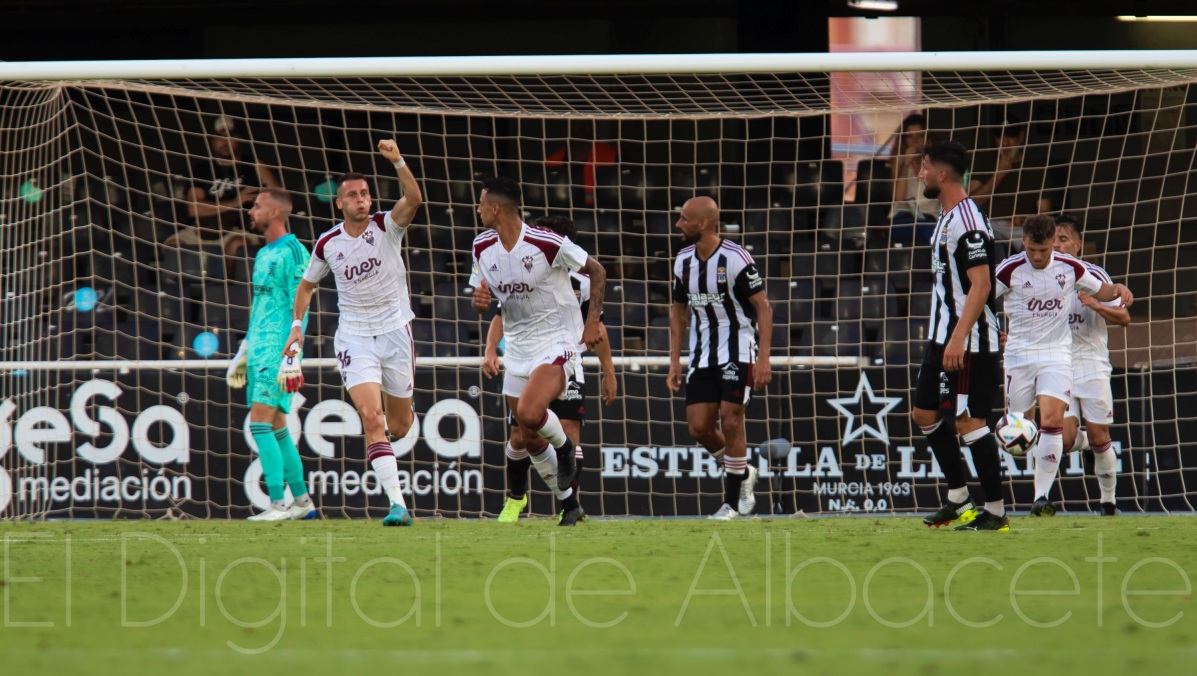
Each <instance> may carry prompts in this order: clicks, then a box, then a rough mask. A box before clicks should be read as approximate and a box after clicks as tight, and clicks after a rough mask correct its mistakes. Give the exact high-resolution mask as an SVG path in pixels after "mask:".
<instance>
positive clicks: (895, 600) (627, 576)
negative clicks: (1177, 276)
mask: <svg viewBox="0 0 1197 676" xmlns="http://www.w3.org/2000/svg"><path fill="white" fill-rule="evenodd" d="M1013 528H1014V530H1012V531H1011V532H1009V533H955V532H946V531H934V530H930V531H929V530H927V529H926V528H924V527H923V526H922V524H921V523H920V522H919V521H918V520H917V519H916V518H880V519H864V518H827V519H754V520H751V521H744V522H736V523H728V524H716V523H711V522H707V521H703V520H693V521H691V520H671V521H649V520H635V521H591V522H589V523H587V524H583V525H582V526H579V527H578V528H576V529H573V530H564V529H558V528H556V527H555V525H554V524H552V523H550V522H548V521H543V520H541V521H535V520H534V521H526V522H522V523H520V524H518V525H514V526H500V525H499V524H496V523H494V522H491V521H481V522H480V521H420V522H417V524H416V526H415V527H413V528H409V529H383V528H381V527H380V526H379V524H378V522H362V521H358V522H346V521H324V522H307V523H282V524H253V523H246V522H223V521H213V522H198V521H189V522H174V523H167V522H113V523H97V522H78V523H44V524H42V523H39V524H14V523H6V524H0V535H3V537H4V540H5V543H4V546H5V549H4V553H3V558H4V562H3V564H4V566H5V568H4V569H3V576H4V579H3V585H4V589H3V592H4V598H3V603H4V606H5V615H4V622H3V625H2V626H0V664H3V665H4V673H8V674H42V673H55V674H57V673H88V674H96V673H100V674H103V673H122V674H127V673H136V672H144V673H168V672H169V673H172V674H219V675H220V676H228V675H231V674H241V673H245V674H262V673H280V672H283V670H284V669H285V670H288V671H289V673H302V674H328V673H335V674H338V676H339V674H346V673H362V672H363V670H364V669H370V670H373V669H375V668H382V669H390V670H394V671H395V672H396V673H429V672H439V673H442V674H450V673H462V672H465V671H467V670H470V671H476V672H478V673H486V674H491V673H512V674H515V673H518V674H537V673H569V674H586V673H601V674H618V673H629V672H632V671H633V670H634V671H635V672H636V673H652V674H658V673H689V674H693V673H720V674H730V673H736V674H749V673H766V672H769V673H771V672H778V671H781V670H783V669H784V670H787V671H795V670H797V669H801V670H802V672H803V673H826V674H832V673H835V674H848V673H861V672H864V671H865V670H870V671H875V672H877V673H893V674H926V673H935V672H938V673H962V674H963V673H967V674H969V675H970V676H973V675H976V674H985V673H994V674H999V673H1000V674H1006V675H1009V674H1011V673H1014V674H1017V673H1018V670H1020V669H1029V670H1034V673H1047V674H1053V673H1055V674H1072V673H1078V674H1098V673H1131V672H1132V671H1133V672H1136V673H1139V672H1141V673H1178V674H1180V673H1183V674H1192V673H1197V605H1195V604H1194V603H1193V600H1194V595H1193V593H1192V586H1191V581H1192V579H1193V578H1194V576H1197V520H1194V519H1193V518H1191V517H1189V518H1186V517H1126V516H1123V517H1118V518H1114V519H1100V518H1097V517H1069V516H1057V517H1056V518H1054V519H1041V520H1031V519H1028V518H1022V517H1019V518H1015V519H1014V520H1013ZM68 548H69V555H68ZM330 548H331V557H332V558H333V559H335V560H334V562H332V563H331V566H332V568H331V571H332V572H331V575H330V574H329V568H328V567H329V565H330V564H329V562H328V561H327V560H325V559H326V558H327V557H329V556H330V554H329V550H330ZM1099 548H1100V550H1099ZM1099 551H1100V553H1101V554H1100V555H1101V556H1102V557H1103V558H1105V559H1107V560H1106V561H1104V562H1102V564H1101V565H1102V567H1101V572H1100V575H1099V574H1098V564H1097V562H1095V561H1093V559H1096V558H1097V557H1098V556H1099ZM725 557H726V558H725ZM1152 557H1157V559H1162V560H1163V561H1166V562H1171V563H1172V564H1175V566H1177V567H1178V568H1179V569H1180V571H1183V573H1182V572H1178V570H1177V568H1174V567H1173V566H1172V565H1170V563H1165V562H1161V561H1159V560H1157V561H1155V562H1148V563H1146V564H1144V565H1141V566H1140V567H1139V568H1138V570H1137V571H1135V572H1134V574H1133V576H1132V578H1131V579H1130V582H1129V588H1130V590H1131V591H1134V590H1156V591H1168V590H1173V591H1175V590H1179V594H1172V595H1167V594H1156V595H1137V596H1127V597H1126V603H1127V604H1129V608H1130V611H1128V609H1127V607H1126V606H1125V605H1124V598H1123V596H1122V589H1123V583H1124V578H1126V576H1127V573H1128V571H1130V570H1131V569H1132V568H1133V567H1134V566H1135V565H1136V564H1138V563H1139V562H1140V561H1142V560H1144V559H1149V558H1152ZM531 562H535V564H536V565H535V566H533V565H531ZM966 562H968V563H966ZM803 564H805V565H803ZM800 566H801V569H800V570H798V571H797V572H796V573H794V574H793V577H792V584H791V585H790V586H789V588H788V589H787V580H788V579H791V573H792V572H793V571H794V570H795V569H798V568H799V567H800ZM995 566H1000V569H999V568H997V567H995ZM541 567H543V569H542V568H541ZM1020 569H1021V570H1022V573H1021V575H1020V576H1019V571H1020ZM184 570H185V571H186V581H185V582H184V579H183V575H184ZM953 570H955V571H956V573H955V576H954V577H953V578H952V580H951V585H950V588H949V590H948V592H947V593H946V594H945V582H946V581H947V580H948V578H949V575H950V574H951V573H952V571H953ZM733 571H734V572H733ZM1070 571H1071V574H1070ZM122 575H123V576H124V583H123V586H122ZM546 575H548V576H549V578H551V584H550V579H546ZM924 575H925V576H926V577H924ZM1071 575H1075V586H1074V581H1073V578H1072V577H1071ZM68 576H69V584H68ZM1016 576H1018V579H1017V587H1016V591H1018V592H1022V594H1020V595H1018V596H1013V597H1012V595H1011V585H1012V581H1015V578H1016ZM36 577H40V578H42V580H41V581H40V582H35V581H33V580H31V579H30V578H36ZM849 578H850V579H849ZM928 578H929V582H928ZM488 580H489V582H490V585H489V594H488V593H487V589H488V584H487V583H488ZM417 581H418V582H417ZM417 584H418V587H417ZM633 584H634V588H633V586H632V585H633ZM866 586H867V589H866ZM853 587H854V589H853ZM737 589H738V590H739V591H737ZM1074 589H1075V593H1071V592H1072V590H1074ZM1099 589H1100V591H1099ZM1186 589H1188V592H1185V591H1184V590H1186ZM601 590H606V591H608V592H611V593H608V594H606V595H603V594H594V593H591V594H589V595H586V594H584V593H582V592H586V591H590V592H594V591H601ZM1051 590H1064V591H1066V592H1069V593H1067V594H1065V595H1043V594H1040V595H1035V594H1033V593H1032V594H1027V593H1026V592H1034V591H1051ZM866 591H867V594H866ZM703 592H706V593H703ZM711 592H718V593H711ZM853 594H855V595H854V596H853ZM180 597H181V598H180ZM329 598H331V604H330V603H329V601H328V599H329ZM787 598H788V599H789V601H787ZM176 600H178V605H177V607H176V606H175V604H176ZM355 604H356V605H355ZM122 609H123V610H122ZM172 609H173V610H172ZM791 610H792V611H796V612H797V613H799V614H800V615H801V617H799V616H798V615H795V614H793V612H788V611H791ZM122 612H123V613H124V614H123V615H122ZM1132 612H1133V613H1134V615H1132V614H1131V613H1132ZM1020 613H1021V615H1022V616H1020ZM1136 616H1137V617H1136ZM1178 616H1179V617H1178ZM363 617H364V618H369V621H368V620H367V619H363ZM999 617H1000V619H996V618H999ZM1099 618H1100V619H1099ZM1173 618H1177V619H1173ZM803 619H805V623H804V621H803ZM991 619H996V622H995V623H994V624H993V625H992V626H991V627H988V628H985V629H977V628H973V627H971V626H969V625H968V623H977V622H983V621H986V620H991ZM400 620H404V621H403V622H402V624H400V625H399V626H391V627H385V626H376V625H381V624H383V623H397V622H398V621H400ZM33 622H46V623H53V626H45V627H32V626H20V624H19V623H33ZM137 622H140V623H143V624H145V625H147V626H127V625H128V624H130V623H137ZM1036 622H1038V623H1041V624H1047V623H1053V622H1056V623H1058V624H1057V625H1056V626H1053V627H1038V626H1034V624H1033V623H1036ZM1168 622H1170V624H1168V626H1161V627H1152V626H1149V623H1157V624H1163V623H1168ZM807 623H810V624H818V625H820V626H810V624H807ZM515 624H530V625H531V626H527V627H518V626H514V625H515ZM599 624H609V625H610V626H606V627H600V626H597V625H599ZM250 625H255V626H250ZM898 625H909V626H898ZM249 651H255V652H256V653H257V654H248V652H249ZM134 670H136V671H134ZM754 670H760V671H759V672H755V671H754Z"/></svg>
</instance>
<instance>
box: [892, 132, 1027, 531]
mask: <svg viewBox="0 0 1197 676" xmlns="http://www.w3.org/2000/svg"><path fill="white" fill-rule="evenodd" d="M967 156H968V151H967V150H966V149H965V148H964V146H963V145H961V144H960V143H958V142H956V141H939V142H937V143H932V144H930V145H928V146H926V147H925V148H923V164H922V168H921V169H920V170H919V180H921V181H922V182H923V186H924V188H923V194H924V195H925V196H926V197H928V198H932V199H936V198H938V199H939V201H940V204H942V205H943V211H942V212H941V214H940V217H939V222H938V223H937V224H936V227H935V235H934V236H933V238H932V242H931V274H932V279H933V280H934V282H935V283H934V286H933V287H932V299H931V326H930V333H929V340H928V341H927V349H926V352H925V353H924V355H923V363H922V365H921V367H920V368H919V374H918V381H917V383H916V385H915V389H914V397H913V401H912V407H911V408H912V410H911V418H912V419H913V420H914V423H915V424H916V425H918V426H919V429H920V430H921V431H922V432H923V434H924V435H925V436H926V437H927V442H928V443H929V444H930V445H931V451H932V452H933V453H934V455H935V459H936V461H938V462H939V467H940V469H941V470H943V474H944V479H945V481H946V483H947V485H948V494H947V499H946V500H945V501H944V503H943V505H941V506H940V508H939V510H937V511H936V512H935V513H934V514H930V515H927V516H925V517H923V523H924V524H926V525H927V526H934V527H935V528H939V527H941V526H946V525H948V524H952V523H960V525H959V526H957V528H956V530H995V531H1004V530H1009V529H1010V520H1009V519H1008V518H1007V517H1006V506H1005V502H1004V498H1003V496H1004V488H1003V486H1002V460H1001V455H1000V454H999V452H998V445H997V439H995V438H994V436H993V434H992V433H991V432H990V430H989V426H988V421H987V420H986V418H987V417H988V416H989V414H990V412H992V411H993V408H994V404H995V402H996V401H997V398H998V396H999V392H1000V387H1001V366H1000V364H999V361H998V359H999V347H998V320H997V314H996V311H997V305H996V301H995V300H994V297H993V287H994V282H993V269H994V264H995V262H996V261H995V260H994V254H993V230H992V229H991V228H990V227H989V223H988V222H987V221H986V220H985V216H984V214H982V213H981V211H980V210H979V209H977V205H976V204H975V203H974V202H973V201H972V199H970V198H969V196H968V192H967V191H966V190H965V189H964V178H963V177H964V172H965V171H966V170H967V168H968V158H967ZM957 435H959V438H958V437H957ZM961 441H963V442H964V445H966V446H968V447H969V449H970V450H971V451H972V456H973V465H974V466H975V467H976V470H977V477H978V478H979V479H980V480H981V490H982V492H983V493H984V494H985V496H984V497H985V508H984V509H982V510H980V511H978V510H977V509H976V506H975V504H974V503H973V500H972V498H971V497H970V495H969V491H968V485H967V483H966V476H965V467H964V458H963V457H962V455H961V453H960V442H961Z"/></svg>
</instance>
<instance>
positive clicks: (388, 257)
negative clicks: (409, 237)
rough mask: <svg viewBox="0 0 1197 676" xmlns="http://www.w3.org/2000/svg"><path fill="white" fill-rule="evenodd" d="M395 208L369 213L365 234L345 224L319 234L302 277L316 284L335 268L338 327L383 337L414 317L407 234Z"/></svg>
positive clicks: (360, 334)
mask: <svg viewBox="0 0 1197 676" xmlns="http://www.w3.org/2000/svg"><path fill="white" fill-rule="evenodd" d="M405 232H407V228H401V227H399V225H398V224H397V223H395V221H394V219H392V218H391V212H389V211H379V212H376V213H374V214H373V215H372V216H370V223H369V224H368V225H367V226H366V229H365V231H364V232H362V234H360V235H358V236H357V237H350V236H349V235H348V234H346V233H345V224H344V223H338V224H337V225H336V227H334V228H333V229H331V230H329V231H328V232H326V233H324V234H323V235H320V237H319V239H317V240H316V247H315V249H313V250H312V260H311V262H310V263H309V264H308V270H307V272H305V273H304V275H303V278H304V279H306V280H308V281H309V282H311V283H313V284H318V283H319V282H320V280H321V279H323V278H324V276H325V275H327V274H328V273H329V271H330V270H331V271H332V273H333V279H335V280H336V282H337V304H338V306H339V307H340V313H339V314H338V317H337V332H338V333H344V334H345V335H353V336H380V335H382V334H384V333H390V332H391V331H394V330H396V329H400V328H403V326H405V325H406V324H407V323H408V322H410V321H411V320H412V318H413V317H415V313H413V312H412V310H411V296H410V294H409V292H408V286H407V266H406V265H404V263H403V250H402V245H403V234H404V233H405Z"/></svg>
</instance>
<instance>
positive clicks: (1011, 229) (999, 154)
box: [968, 115, 1064, 250]
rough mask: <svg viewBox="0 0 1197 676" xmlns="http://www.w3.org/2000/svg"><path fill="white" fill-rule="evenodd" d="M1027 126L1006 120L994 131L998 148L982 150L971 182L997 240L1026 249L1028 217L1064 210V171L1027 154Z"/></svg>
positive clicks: (973, 194)
mask: <svg viewBox="0 0 1197 676" xmlns="http://www.w3.org/2000/svg"><path fill="white" fill-rule="evenodd" d="M1026 151H1027V125H1026V124H1024V123H1023V122H1022V120H1020V119H1019V118H1018V117H1016V116H1014V115H1006V117H1005V118H1004V119H1003V120H1002V121H1001V123H1000V124H999V125H998V126H997V128H996V130H995V131H994V148H992V149H990V150H988V151H979V152H977V153H976V154H975V156H974V160H973V170H972V173H971V175H970V177H969V181H968V192H969V196H970V197H972V199H973V201H974V202H976V204H977V206H978V207H980V208H981V211H982V212H984V213H985V215H986V216H987V217H988V218H989V223H990V225H991V226H992V227H993V235H994V240H995V241H996V242H997V243H999V244H1008V245H1009V246H1010V247H1011V248H1012V249H1014V250H1021V249H1022V222H1023V221H1024V220H1026V218H1027V217H1028V216H1033V215H1035V214H1042V213H1048V212H1052V211H1058V210H1060V209H1062V208H1063V207H1064V204H1063V202H1064V171H1063V170H1062V168H1054V167H1050V166H1049V162H1048V158H1047V156H1046V154H1043V155H1041V156H1028V155H1027V152H1026Z"/></svg>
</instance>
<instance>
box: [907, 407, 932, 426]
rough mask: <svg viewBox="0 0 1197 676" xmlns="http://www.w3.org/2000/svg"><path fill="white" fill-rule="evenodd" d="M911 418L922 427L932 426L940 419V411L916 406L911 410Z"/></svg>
mask: <svg viewBox="0 0 1197 676" xmlns="http://www.w3.org/2000/svg"><path fill="white" fill-rule="evenodd" d="M910 419H911V420H913V421H914V424H915V425H918V426H919V427H920V428H923V427H931V426H932V425H934V424H935V423H936V422H937V421H938V420H939V411H928V410H926V409H922V408H916V409H914V410H912V411H911V412H910Z"/></svg>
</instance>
